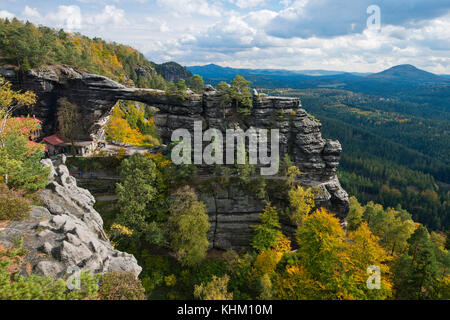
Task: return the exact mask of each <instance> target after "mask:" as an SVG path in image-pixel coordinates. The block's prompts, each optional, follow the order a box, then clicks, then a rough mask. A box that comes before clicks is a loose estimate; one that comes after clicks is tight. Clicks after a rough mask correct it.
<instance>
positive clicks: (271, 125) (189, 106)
mask: <svg viewBox="0 0 450 320" xmlns="http://www.w3.org/2000/svg"><path fill="white" fill-rule="evenodd" d="M0 72H1V73H2V74H3V75H4V76H5V77H6V78H7V79H8V80H9V81H11V82H13V83H14V84H15V85H16V87H18V88H20V89H25V90H30V89H31V90H33V91H35V92H36V93H37V94H38V95H39V101H38V103H37V104H36V106H35V107H33V108H32V110H28V111H27V110H24V111H22V112H31V113H32V114H35V115H36V117H38V118H39V119H41V120H43V121H44V128H45V129H46V130H47V132H48V133H54V131H55V129H56V119H55V114H56V111H57V110H56V109H57V106H56V101H57V99H58V98H60V97H68V99H69V100H71V101H72V102H74V103H77V104H78V105H79V106H80V108H81V112H82V117H83V119H82V121H81V123H80V126H81V127H82V128H83V132H84V133H83V134H82V135H81V136H80V137H78V138H79V139H91V138H98V137H100V136H102V135H103V130H104V129H103V126H104V125H105V123H106V121H107V119H108V116H109V114H110V112H111V110H112V107H113V105H114V104H115V103H116V101H117V100H118V99H125V100H134V101H140V102H144V103H147V104H149V105H152V106H155V107H157V108H158V109H159V110H160V111H159V112H158V113H157V114H156V116H155V124H156V126H157V128H158V132H159V134H160V136H161V138H162V140H163V142H164V143H166V144H167V143H169V142H170V141H171V135H172V132H173V131H174V130H175V129H178V128H186V129H189V130H192V129H193V125H194V121H201V122H202V123H203V130H207V129H208V128H217V129H219V130H222V131H223V130H225V129H226V128H236V127H240V128H242V129H243V130H246V129H248V128H250V127H253V128H265V129H279V131H280V159H281V158H282V157H283V155H284V154H286V153H287V154H289V155H290V157H291V159H292V161H293V162H294V163H295V164H296V165H297V166H298V167H299V169H300V170H301V172H302V175H301V177H300V182H301V183H302V184H303V185H307V186H316V187H319V188H320V189H321V190H322V192H321V195H320V197H319V198H318V199H316V203H318V204H319V205H321V206H324V207H327V208H329V209H331V210H332V211H333V212H335V213H336V215H337V216H338V217H339V218H341V219H344V218H345V216H346V215H347V212H348V208H349V203H348V195H347V193H346V192H345V190H343V189H342V187H341V185H340V183H339V180H338V178H337V175H336V170H337V167H338V165H339V159H340V154H341V152H342V148H341V145H340V143H339V142H338V141H332V140H326V139H323V138H322V135H321V124H320V123H319V122H318V121H316V120H315V119H314V117H312V116H310V115H308V114H307V112H306V111H305V110H304V109H302V107H301V103H300V101H299V99H297V98H284V97H270V96H267V95H259V94H258V93H257V92H254V95H253V108H252V110H251V114H250V115H249V116H237V112H236V110H235V109H233V108H232V106H231V105H228V106H223V105H222V104H221V103H220V99H221V97H220V95H219V94H218V93H217V92H216V91H215V90H214V88H212V87H211V86H207V88H206V90H205V92H204V94H203V95H198V94H193V93H189V94H186V96H185V97H178V96H172V95H167V94H166V93H165V92H164V91H161V90H153V89H137V88H126V87H124V86H122V85H120V84H118V83H116V82H114V81H112V80H110V79H108V78H105V77H102V76H99V75H92V74H84V73H82V72H79V71H77V70H74V69H72V68H68V67H62V66H52V67H46V68H40V69H36V70H31V71H29V72H28V73H27V74H26V75H24V76H21V77H20V76H18V75H17V74H16V73H15V71H14V70H13V69H11V68H8V67H2V68H0ZM227 199H228V200H226V199H225V198H223V199H220V198H218V199H216V200H220V201H219V203H220V202H223V203H225V202H226V201H228V204H227V205H225V207H222V208H221V209H220V210H219V211H217V212H218V215H217V217H216V216H215V215H214V214H212V211H213V210H212V209H211V207H210V206H211V205H209V207H208V210H210V212H211V215H212V221H217V228H216V227H214V228H215V229H217V230H220V228H221V227H223V228H225V229H223V230H228V229H230V228H231V229H233V228H234V227H237V225H238V224H239V223H240V222H238V221H239V220H235V223H234V222H233V223H234V225H228V226H227V223H230V221H231V220H232V219H233V218H232V216H233V213H242V214H243V215H246V214H253V215H255V212H254V211H257V210H256V209H255V210H253V208H252V205H251V204H250V202H248V201H247V200H242V199H240V198H236V197H234V196H232V197H229V198H227ZM246 201H247V209H245V208H243V209H242V210H241V209H239V210H238V209H235V207H236V206H237V207H239V208H241V207H242V206H243V203H245V202H246ZM208 203H212V201H208ZM207 205H208V204H207ZM219 207H220V206H219ZM259 207H260V205H258V208H257V209H258V210H259V209H260V208H259ZM236 210H237V211H240V212H237V211H236ZM259 212H260V210H259ZM221 215H223V217H222V216H221ZM226 215H229V217H225V216H226ZM219 216H220V217H219ZM235 217H237V215H235ZM214 219H215V220H214ZM225 220H226V221H225ZM251 220H252V221H253V220H255V219H254V217H252V218H251ZM240 221H241V222H242V221H244V220H242V219H241V220H240ZM242 223H243V222H242ZM247 227H248V225H247ZM247 227H246V228H247ZM231 229H230V230H231ZM247 229H248V228H247ZM247 229H246V230H247ZM225 232H228V231H224V232H223V233H225ZM230 235H231V236H230ZM234 235H235V237H234V238H236V239H237V238H238V237H239V235H236V233H234ZM226 238H227V239H228V240H226V241H231V242H233V232H231V233H230V232H229V234H228V235H227V236H226ZM230 239H231V240H230ZM238 242H239V241H238ZM217 243H220V240H218V241H217ZM239 243H242V242H239Z"/></svg>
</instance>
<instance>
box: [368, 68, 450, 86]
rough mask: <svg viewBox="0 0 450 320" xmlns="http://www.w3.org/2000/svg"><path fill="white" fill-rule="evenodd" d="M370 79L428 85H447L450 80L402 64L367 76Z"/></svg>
mask: <svg viewBox="0 0 450 320" xmlns="http://www.w3.org/2000/svg"><path fill="white" fill-rule="evenodd" d="M367 78H368V79H377V80H382V81H392V80H395V81H410V82H422V83H425V82H428V83H446V82H448V79H446V78H444V77H441V76H438V75H435V74H433V73H430V72H427V71H424V70H420V69H417V68H416V67H414V66H413V65H410V64H402V65H398V66H395V67H392V68H389V69H387V70H384V71H382V72H379V73H375V74H372V75H369V76H367Z"/></svg>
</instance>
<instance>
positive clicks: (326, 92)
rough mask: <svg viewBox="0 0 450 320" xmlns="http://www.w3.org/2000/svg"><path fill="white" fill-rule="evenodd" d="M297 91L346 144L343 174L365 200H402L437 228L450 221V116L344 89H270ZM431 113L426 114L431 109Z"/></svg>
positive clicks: (324, 126)
mask: <svg viewBox="0 0 450 320" xmlns="http://www.w3.org/2000/svg"><path fill="white" fill-rule="evenodd" d="M266 92H268V93H271V94H278V95H279V94H281V95H289V96H299V97H300V99H301V101H302V104H303V107H304V108H305V109H306V110H307V111H308V112H310V113H312V114H314V115H315V116H317V118H318V119H320V120H321V122H322V132H323V135H324V136H325V137H326V138H331V139H337V140H339V141H340V142H341V144H342V146H343V150H344V151H343V154H342V160H341V163H340V170H339V176H340V181H341V183H342V184H343V186H344V188H345V189H346V190H347V192H349V193H350V194H351V195H355V196H357V198H358V199H359V200H361V201H363V202H367V201H370V200H374V201H376V202H378V203H380V204H383V205H385V206H393V207H395V206H397V205H401V206H402V207H403V208H405V209H407V210H408V211H409V212H410V213H411V214H412V216H413V218H414V220H416V221H420V222H422V223H424V224H425V225H426V226H428V227H429V228H431V229H433V230H448V228H449V226H450V214H449V212H450V202H449V200H450V195H449V182H450V164H449V161H450V158H449V157H450V149H449V147H450V136H449V130H448V129H449V128H448V121H449V119H450V115H449V114H448V113H446V112H441V113H440V114H438V115H439V118H438V119H437V118H435V115H433V109H432V108H431V109H429V108H428V109H427V108H425V106H423V105H418V104H413V103H410V102H403V101H400V100H394V99H385V98H382V97H378V96H369V95H363V94H358V93H353V92H349V91H344V90H332V89H308V90H286V89H282V90H281V89H280V90H275V91H274V90H266ZM427 112H428V113H427Z"/></svg>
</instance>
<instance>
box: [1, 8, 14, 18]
mask: <svg viewBox="0 0 450 320" xmlns="http://www.w3.org/2000/svg"><path fill="white" fill-rule="evenodd" d="M14 17H15V16H14V14H13V13H11V12H8V11H6V10H0V18H3V19H12V18H14Z"/></svg>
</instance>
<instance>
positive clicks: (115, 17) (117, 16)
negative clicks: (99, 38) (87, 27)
mask: <svg viewBox="0 0 450 320" xmlns="http://www.w3.org/2000/svg"><path fill="white" fill-rule="evenodd" d="M88 21H89V23H91V24H93V25H96V26H105V25H111V24H113V25H124V24H127V23H128V22H127V20H126V19H125V11H124V10H123V9H118V8H116V7H115V6H110V5H107V6H105V8H104V9H103V12H101V13H99V14H97V15H94V16H92V17H90V18H89V19H88Z"/></svg>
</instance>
